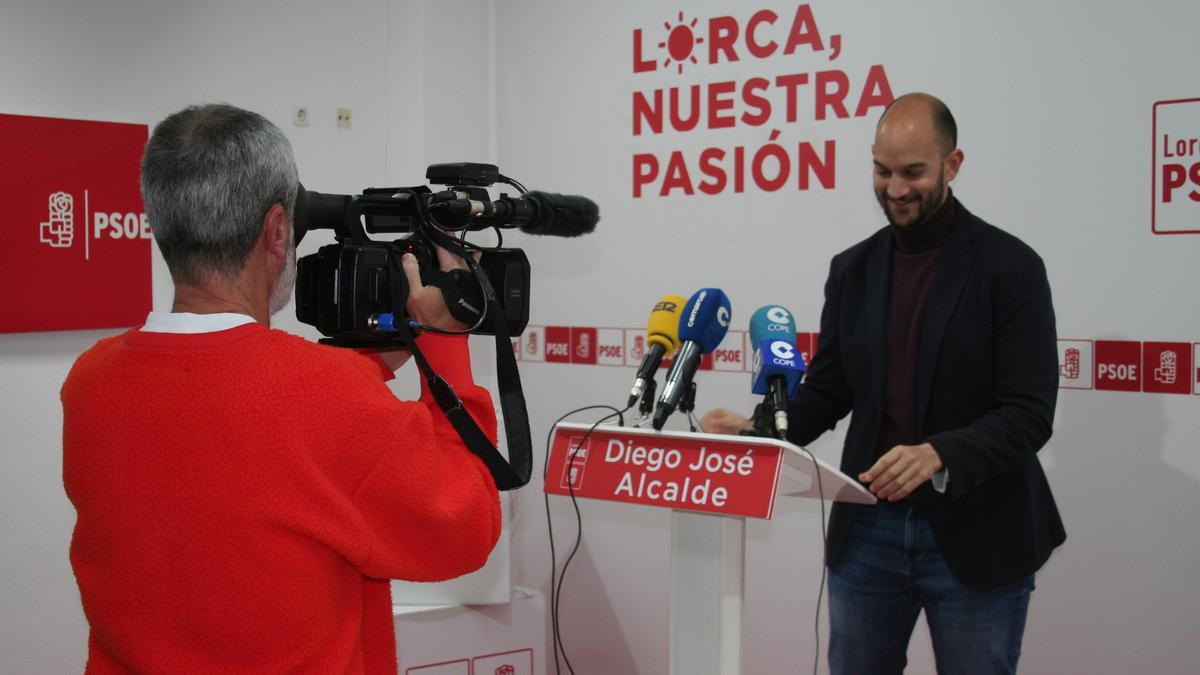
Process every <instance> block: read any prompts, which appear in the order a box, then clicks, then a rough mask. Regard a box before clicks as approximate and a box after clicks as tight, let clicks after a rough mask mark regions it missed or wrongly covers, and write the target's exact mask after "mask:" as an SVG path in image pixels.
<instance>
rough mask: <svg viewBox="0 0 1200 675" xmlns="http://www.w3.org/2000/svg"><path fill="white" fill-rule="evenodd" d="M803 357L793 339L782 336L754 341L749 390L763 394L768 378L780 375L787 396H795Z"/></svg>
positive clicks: (801, 371)
mask: <svg viewBox="0 0 1200 675" xmlns="http://www.w3.org/2000/svg"><path fill="white" fill-rule="evenodd" d="M804 371H805V364H804V357H803V356H801V355H800V351H799V350H798V349H796V344H795V341H793V340H785V339H783V338H778V337H775V338H767V339H765V340H763V341H762V342H758V343H754V368H753V370H751V371H750V382H751V384H750V391H751V392H752V393H754V394H755V395H757V396H765V395H766V394H767V388H768V386H769V385H770V380H771V378H772V377H775V376H782V377H783V378H784V380H785V381H786V382H787V396H788V398H789V399H791V398H794V397H795V396H796V390H798V389H799V388H800V380H801V379H802V378H803V377H804Z"/></svg>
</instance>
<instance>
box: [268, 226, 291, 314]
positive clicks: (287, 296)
mask: <svg viewBox="0 0 1200 675" xmlns="http://www.w3.org/2000/svg"><path fill="white" fill-rule="evenodd" d="M295 285H296V246H295V244H292V245H290V246H288V253H287V264H286V265H284V267H283V270H282V271H281V272H280V273H279V276H278V277H276V278H275V283H274V284H272V285H271V304H270V307H269V310H270V311H269V313H270V314H272V315H274V314H275V313H276V312H278V311H279V310H281V309H283V308H284V307H286V306H287V304H288V300H291V299H292V287H293V286H295Z"/></svg>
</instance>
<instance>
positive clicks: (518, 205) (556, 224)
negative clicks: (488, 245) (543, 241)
mask: <svg viewBox="0 0 1200 675" xmlns="http://www.w3.org/2000/svg"><path fill="white" fill-rule="evenodd" d="M439 194H453V195H455V196H458V197H459V198H457V199H450V200H446V201H438V202H435V203H434V204H432V205H431V208H436V209H439V210H442V211H445V212H446V213H448V214H450V215H452V216H469V217H471V218H472V219H474V220H475V221H477V222H479V223H480V224H481V225H482V226H484V227H486V226H492V225H495V226H497V227H500V226H508V227H516V228H519V229H520V230H521V231H522V232H524V233H525V234H533V235H541V236H548V237H578V236H581V235H584V234H590V233H591V232H592V231H593V230H595V229H596V223H597V222H599V221H600V207H598V206H596V202H594V201H592V200H590V199H588V198H587V197H579V196H574V195H560V194H555V193H553V192H539V191H537V190H534V191H532V192H526V193H525V194H523V195H521V196H520V197H508V196H503V197H501V198H500V199H497V200H496V201H494V202H491V201H482V200H476V199H467V198H463V197H466V194H465V193H459V192H455V193H450V192H447V193H439ZM435 196H436V195H435ZM480 229H482V227H481V228H480Z"/></svg>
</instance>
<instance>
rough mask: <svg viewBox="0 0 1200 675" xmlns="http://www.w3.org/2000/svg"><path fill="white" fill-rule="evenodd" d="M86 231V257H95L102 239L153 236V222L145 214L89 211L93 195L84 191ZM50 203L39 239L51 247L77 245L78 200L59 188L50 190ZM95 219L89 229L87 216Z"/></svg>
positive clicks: (39, 229)
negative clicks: (151, 227) (96, 244)
mask: <svg viewBox="0 0 1200 675" xmlns="http://www.w3.org/2000/svg"><path fill="white" fill-rule="evenodd" d="M83 195H84V197H83V203H84V211H85V212H84V214H83V218H84V230H83V233H82V235H83V236H82V237H79V239H81V240H82V242H83V249H84V253H83V257H84V259H85V260H91V258H92V244H93V243H94V242H96V241H98V240H100V239H102V238H105V237H107V238H108V239H115V240H122V239H125V240H131V239H150V238H151V236H152V235H151V233H150V222H149V221H148V220H146V214H145V213H134V212H128V213H125V212H120V211H114V212H108V211H96V212H94V213H90V214H89V213H87V212H86V211H87V209H88V201H89V198H90V195H89V194H88V191H87V190H84V192H83ZM48 202H49V203H48V205H47V216H46V220H43V221H41V222H39V223H38V224H37V226H38V241H39V242H41V243H43V244H45V245H47V246H49V247H50V248H59V249H69V248H71V247H72V246H74V245H75V244H76V236H75V221H76V218H75V216H76V213H77V209H76V200H75V196H74V195H72V194H71V193H69V192H66V191H63V190H58V191H56V192H52V193H50V197H49V199H48ZM89 217H90V218H91V220H92V227H91V230H90V231H89V230H88V228H87V219H88V218H89Z"/></svg>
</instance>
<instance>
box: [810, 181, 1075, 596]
mask: <svg viewBox="0 0 1200 675" xmlns="http://www.w3.org/2000/svg"><path fill="white" fill-rule="evenodd" d="M955 207H956V208H955V218H954V226H953V229H952V231H951V234H950V239H949V240H948V241H947V242H946V248H945V250H944V251H943V253H942V256H941V260H940V263H939V266H938V270H937V276H936V278H935V281H934V286H933V290H932V291H931V293H930V297H929V305H928V310H927V313H926V316H925V323H924V327H923V328H922V333H921V346H920V350H921V353H920V356H919V361H918V366H917V367H918V370H917V430H918V433H919V435H920V437H921V438H922V439H923V440H924V441H928V442H929V443H932V444H933V447H934V448H935V449H936V450H937V452H938V454H939V455H940V456H941V457H942V461H943V462H944V463H945V465H946V467H947V469H948V471H949V474H948V477H949V483H948V485H947V490H946V493H945V494H943V495H937V494H936V493H932V492H931V494H934V497H933V499H932V500H931V501H930V502H928V503H926V504H924V505H923V506H922V507H921V508H923V509H925V512H926V514H927V516H928V518H929V522H930V525H931V526H932V528H933V533H934V536H935V538H936V539H937V541H938V544H939V546H940V547H941V550H942V553H943V555H944V556H945V558H946V562H947V564H949V566H950V569H951V571H952V572H953V573H954V575H955V576H956V577H958V579H959V580H960V581H962V582H963V583H964V584H966V585H967V586H970V587H973V588H981V589H983V588H995V587H998V586H1002V585H1006V584H1009V583H1012V582H1014V581H1017V580H1018V579H1021V578H1023V577H1024V576H1026V575H1029V574H1032V573H1033V572H1034V571H1036V570H1037V569H1038V568H1039V567H1041V565H1042V563H1044V562H1045V561H1046V559H1047V558H1048V557H1049V556H1050V552H1051V551H1052V550H1053V549H1054V547H1056V546H1058V545H1059V544H1061V543H1062V542H1063V540H1064V539H1065V538H1066V533H1065V532H1064V530H1063V526H1062V520H1061V519H1060V518H1059V515H1058V509H1057V507H1056V506H1055V504H1054V497H1053V496H1052V495H1051V494H1050V486H1049V484H1048V483H1047V482H1046V476H1045V474H1044V473H1043V471H1042V466H1041V464H1040V463H1039V462H1038V459H1037V451H1038V450H1039V449H1040V448H1041V447H1042V446H1043V445H1045V443H1046V441H1047V440H1048V439H1049V438H1050V432H1051V428H1050V427H1051V422H1052V420H1053V419H1054V405H1055V400H1056V398H1057V395H1058V350H1057V346H1056V335H1055V326H1054V308H1053V306H1052V304H1051V301H1050V285H1049V283H1048V282H1047V280H1046V269H1045V266H1044V265H1043V264H1042V260H1041V258H1040V257H1038V255H1037V253H1035V252H1034V251H1033V249H1031V248H1029V247H1028V246H1027V245H1025V244H1024V243H1023V242H1021V241H1020V240H1019V239H1017V238H1016V237H1014V236H1012V235H1010V234H1008V233H1006V232H1004V231H1002V230H1000V229H998V228H996V227H993V226H991V225H989V224H987V223H985V222H984V221H983V220H980V219H979V218H976V217H975V216H973V215H971V213H969V212H968V211H967V210H966V209H965V208H963V206H962V204H961V203H957V202H956V203H955ZM892 246H893V243H892V233H891V229H890V228H887V227H885V228H884V229H882V230H880V231H879V232H876V233H875V234H874V235H872V236H871V237H870V238H868V239H866V240H865V241H863V242H861V243H859V244H857V245H856V246H854V247H852V248H850V249H848V250H846V251H843V252H842V253H840V254H838V255H837V256H835V257H834V259H833V262H832V263H831V264H830V269H829V279H828V281H827V282H826V284H825V307H824V309H823V310H822V311H821V334H820V338H819V341H818V346H817V349H816V353H815V354H814V356H813V359H812V364H811V366H810V368H809V371H808V376H807V378H806V379H805V381H804V384H803V385H802V386H801V387H800V391H799V394H798V395H797V396H796V398H795V399H793V401H792V404H791V406H790V407H789V415H788V417H789V432H788V440H790V441H792V442H793V443H796V444H799V445H804V444H807V443H810V442H812V441H813V440H814V439H815V438H817V436H819V435H821V434H822V433H824V432H825V431H826V430H828V429H832V428H833V427H834V425H835V424H836V423H837V421H838V420H840V419H841V418H843V417H844V416H845V415H846V414H847V413H852V415H851V418H850V428H849V430H848V431H847V433H846V445H845V448H844V449H843V451H842V462H841V469H842V471H843V472H844V473H846V474H847V475H849V476H851V477H853V478H857V477H858V474H860V473H861V472H863V471H864V470H866V469H867V468H868V467H870V466H871V464H873V463H874V460H875V456H874V455H875V447H876V444H877V442H878V440H879V434H880V431H881V425H882V420H883V412H884V373H885V372H886V368H885V367H884V355H885V343H884V340H885V338H886V336H885V335H884V332H885V327H886V321H887V298H888V283H889V279H890V276H891V258H892ZM863 508H873V507H870V506H856V505H852V504H843V503H836V504H835V505H834V507H833V513H832V516H831V518H830V523H829V532H828V559H827V562H828V564H829V565H830V566H833V565H836V563H837V560H838V555H839V553H840V552H841V549H842V545H843V543H844V542H845V539H846V535H847V534H848V532H849V529H850V523H851V521H853V519H854V517H855V514H856V513H858V510H859V509H863Z"/></svg>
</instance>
